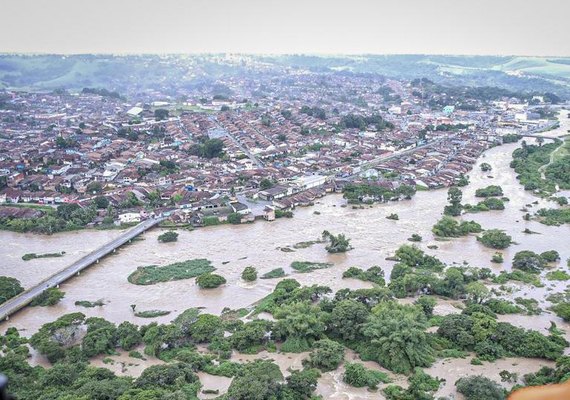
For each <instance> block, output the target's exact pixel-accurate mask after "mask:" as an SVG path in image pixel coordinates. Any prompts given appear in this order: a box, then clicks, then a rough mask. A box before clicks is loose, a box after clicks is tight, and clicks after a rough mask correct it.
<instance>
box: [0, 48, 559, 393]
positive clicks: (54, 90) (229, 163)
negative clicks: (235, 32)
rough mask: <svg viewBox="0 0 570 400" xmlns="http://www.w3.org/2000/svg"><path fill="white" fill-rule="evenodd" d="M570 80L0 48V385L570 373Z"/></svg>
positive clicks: (127, 388) (149, 386)
mask: <svg viewBox="0 0 570 400" xmlns="http://www.w3.org/2000/svg"><path fill="white" fill-rule="evenodd" d="M414 60H415V61H414ZM513 65H514V66H518V67H517V68H519V69H517V70H516V71H515V72H513V71H512V69H513V68H514V67H513ZM525 65H526V66H529V65H530V67H528V68H523V66H525ZM434 66H436V67H434ZM541 66H542V67H541ZM508 68H511V70H509V69H508ZM540 68H544V69H545V70H546V71H547V72H549V73H550V74H551V75H548V77H546V78H545V75H540V74H538V72H537V71H539V70H540ZM529 69H531V72H532V74H530V73H529ZM396 70H397V71H396ZM394 71H395V72H394ZM450 71H455V74H452V73H451V72H450ZM505 71H506V72H505ZM552 71H554V72H552ZM565 71H566V72H568V73H570V59H567V58H566V59H554V58H552V59H550V58H549V59H545V58H538V57H534V58H533V57H467V56H465V57H463V56H429V57H428V56H386V57H383V56H358V57H356V56H342V57H340V56H339V57H316V56H315V57H313V56H283V57H277V56H275V57H273V56H272V57H270V56H250V55H235V54H234V55H231V54H224V55H196V56H184V55H148V56H143V55H141V56H134V55H133V56H111V55H75V56H57V55H52V56H48V55H37V56H31V55H0V241H1V242H2V244H3V246H1V247H0V253H1V255H0V260H2V261H0V398H1V397H2V396H1V394H2V392H3V391H4V388H6V386H5V382H6V379H4V378H7V379H8V386H7V391H8V392H9V393H14V394H15V396H16V398H17V399H18V400H36V399H38V400H208V399H212V400H213V399H215V400H323V399H326V400H377V399H381V400H436V399H437V400H505V399H506V398H507V397H508V398H509V399H511V396H513V395H515V396H516V395H517V394H520V393H521V391H519V389H521V388H524V389H523V390H531V391H532V390H539V391H540V390H542V389H541V388H540V387H541V386H543V385H550V386H547V389H546V390H550V389H554V390H557V388H560V387H561V386H562V385H563V384H564V382H566V383H565V385H568V383H567V382H568V379H569V376H570V350H569V349H570V286H569V285H568V282H570V246H568V238H569V237H570V206H569V200H570V136H569V133H570V104H569V103H568V99H570V93H569V92H568V88H567V87H566V86H568V85H566V84H565V82H566V83H567V82H568V79H569V78H565V75H564V74H565V73H566V72H565ZM380 72H383V73H380ZM552 73H554V74H558V75H554V76H555V78H556V79H553V78H552ZM568 76H570V75H568ZM2 374H5V375H6V377H4V375H2ZM3 385H4V386H3ZM0 400H4V399H0ZM515 400H516V398H515Z"/></svg>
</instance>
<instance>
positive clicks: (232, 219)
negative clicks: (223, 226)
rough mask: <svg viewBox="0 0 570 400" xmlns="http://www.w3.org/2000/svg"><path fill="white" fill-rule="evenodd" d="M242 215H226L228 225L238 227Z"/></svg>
mask: <svg viewBox="0 0 570 400" xmlns="http://www.w3.org/2000/svg"><path fill="white" fill-rule="evenodd" d="M241 218H242V215H241V214H240V213H231V214H228V222H229V223H230V224H234V225H238V224H241Z"/></svg>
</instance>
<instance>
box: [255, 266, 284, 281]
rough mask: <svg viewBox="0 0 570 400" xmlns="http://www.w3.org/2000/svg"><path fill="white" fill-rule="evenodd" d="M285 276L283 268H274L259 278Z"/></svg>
mask: <svg viewBox="0 0 570 400" xmlns="http://www.w3.org/2000/svg"><path fill="white" fill-rule="evenodd" d="M283 276H285V271H284V270H283V268H275V269H272V270H271V271H269V272H266V273H265V274H263V275H261V279H275V278H281V277H283Z"/></svg>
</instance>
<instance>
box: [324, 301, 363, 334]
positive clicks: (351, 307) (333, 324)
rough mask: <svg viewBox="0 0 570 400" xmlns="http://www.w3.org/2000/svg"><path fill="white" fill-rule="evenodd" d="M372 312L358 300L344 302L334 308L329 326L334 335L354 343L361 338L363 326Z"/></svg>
mask: <svg viewBox="0 0 570 400" xmlns="http://www.w3.org/2000/svg"><path fill="white" fill-rule="evenodd" d="M369 314H370V312H369V311H368V308H367V307H366V306H365V305H364V304H362V303H361V302H359V301H356V300H350V299H347V300H342V301H340V302H338V303H337V304H336V305H335V307H334V308H333V310H332V312H331V315H330V319H329V326H330V329H331V331H332V333H333V334H335V335H336V336H338V337H340V338H341V339H342V340H346V341H354V340H356V339H357V338H359V337H361V328H362V324H364V322H366V319H367V318H368V315H369Z"/></svg>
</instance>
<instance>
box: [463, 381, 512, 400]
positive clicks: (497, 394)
mask: <svg viewBox="0 0 570 400" xmlns="http://www.w3.org/2000/svg"><path fill="white" fill-rule="evenodd" d="M455 387H456V388H457V391H458V392H459V393H461V394H462V395H464V396H465V398H466V400H481V399H485V400H504V399H505V398H506V395H505V390H504V389H503V388H502V387H501V386H500V385H499V384H498V383H496V382H494V381H492V380H490V379H489V378H486V377H484V376H480V375H478V376H468V377H466V378H461V379H459V380H458V381H457V382H455Z"/></svg>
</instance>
